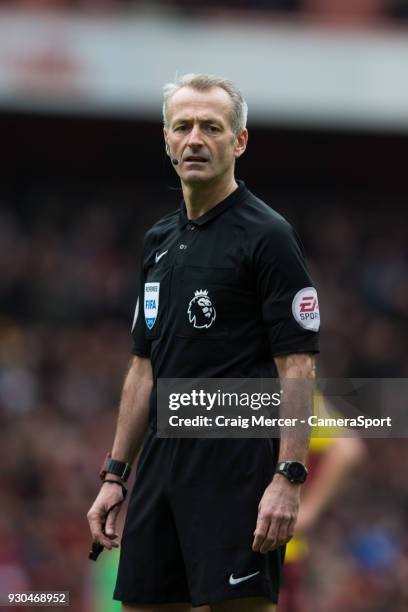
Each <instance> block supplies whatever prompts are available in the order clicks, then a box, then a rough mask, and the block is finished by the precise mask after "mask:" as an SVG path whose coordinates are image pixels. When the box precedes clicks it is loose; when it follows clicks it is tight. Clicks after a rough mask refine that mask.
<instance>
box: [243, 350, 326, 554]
mask: <svg viewBox="0 0 408 612" xmlns="http://www.w3.org/2000/svg"><path fill="white" fill-rule="evenodd" d="M275 363H276V367H277V369H278V373H279V378H280V382H281V389H282V390H283V396H282V397H283V401H282V403H281V406H280V416H281V417H282V418H298V419H305V420H307V418H308V417H309V416H310V415H311V414H312V402H313V389H312V385H311V384H309V383H308V382H307V381H311V380H312V379H313V378H314V377H315V361H314V357H313V355H311V354H309V353H293V354H291V355H285V356H282V357H275ZM292 379H299V384H296V382H294V381H293V380H292ZM309 441H310V436H309V434H307V435H306V434H305V436H303V437H302V438H301V437H297V436H295V437H293V435H291V434H290V433H289V429H288V428H287V429H285V430H283V431H282V434H281V440H280V452H279V462H282V461H301V462H302V463H304V462H305V461H306V456H307V452H308V449H309ZM299 500H300V485H298V484H292V483H290V482H289V481H288V480H287V478H286V477H285V476H283V475H281V474H275V476H274V477H273V480H272V482H271V483H270V485H269V486H268V487H267V488H266V489H265V492H264V494H263V496H262V499H261V501H260V503H259V506H258V520H257V524H256V529H255V532H254V542H253V545H252V548H253V550H254V551H255V552H261V553H267V552H268V551H270V550H273V549H275V548H278V547H279V546H282V545H283V544H286V542H288V541H289V540H290V539H291V537H292V536H293V533H294V529H295V524H296V520H297V514H298V511H299Z"/></svg>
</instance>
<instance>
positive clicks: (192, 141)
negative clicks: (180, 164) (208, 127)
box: [188, 125, 204, 147]
mask: <svg viewBox="0 0 408 612" xmlns="http://www.w3.org/2000/svg"><path fill="white" fill-rule="evenodd" d="M202 136H203V135H202V132H201V130H200V126H198V125H194V126H193V128H192V129H191V132H190V134H189V135H188V144H189V146H190V147H201V146H202V145H203V144H204V143H203V137H202Z"/></svg>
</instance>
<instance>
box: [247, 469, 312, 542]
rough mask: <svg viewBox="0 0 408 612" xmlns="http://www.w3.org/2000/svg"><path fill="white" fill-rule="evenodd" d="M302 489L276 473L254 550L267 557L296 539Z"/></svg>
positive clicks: (261, 506)
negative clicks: (269, 553) (294, 535)
mask: <svg viewBox="0 0 408 612" xmlns="http://www.w3.org/2000/svg"><path fill="white" fill-rule="evenodd" d="M299 499H300V487H299V485H296V484H292V483H290V482H289V481H288V480H287V479H286V477H285V476H282V475H281V474H275V476H274V478H273V480H272V482H271V484H270V485H269V486H268V487H267V488H266V489H265V492H264V494H263V496H262V499H261V501H260V502H259V506H258V520H257V523H256V529H255V531H254V536H255V537H254V541H253V544H252V550H253V551H254V552H260V553H262V554H265V553H267V552H269V551H270V550H274V549H275V548H278V547H279V546H283V544H286V543H287V542H289V540H290V539H291V538H292V536H293V533H294V530H295V524H296V519H297V515H298V511H299Z"/></svg>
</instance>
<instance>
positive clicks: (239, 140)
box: [234, 128, 248, 159]
mask: <svg viewBox="0 0 408 612" xmlns="http://www.w3.org/2000/svg"><path fill="white" fill-rule="evenodd" d="M247 144H248V130H247V129H246V128H244V129H243V130H241V132H240V133H239V134H238V135H237V136H236V137H235V147H234V155H235V158H236V159H238V157H241V155H242V154H243V153H245V149H246V148H247Z"/></svg>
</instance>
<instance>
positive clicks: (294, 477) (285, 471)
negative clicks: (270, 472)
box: [275, 461, 308, 484]
mask: <svg viewBox="0 0 408 612" xmlns="http://www.w3.org/2000/svg"><path fill="white" fill-rule="evenodd" d="M275 474H282V475H283V476H286V478H287V479H288V480H289V482H291V483H292V484H302V483H303V482H305V480H306V478H307V474H308V471H307V468H306V467H305V466H304V465H303V463H300V461H282V463H278V465H277V468H276V470H275Z"/></svg>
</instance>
